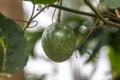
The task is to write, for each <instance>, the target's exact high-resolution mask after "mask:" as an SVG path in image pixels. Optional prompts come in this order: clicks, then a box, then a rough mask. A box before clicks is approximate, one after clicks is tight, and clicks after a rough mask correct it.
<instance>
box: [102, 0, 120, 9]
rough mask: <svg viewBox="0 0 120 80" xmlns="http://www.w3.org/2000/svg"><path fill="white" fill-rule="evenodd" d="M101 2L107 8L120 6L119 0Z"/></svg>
mask: <svg viewBox="0 0 120 80" xmlns="http://www.w3.org/2000/svg"><path fill="white" fill-rule="evenodd" d="M101 4H103V5H106V6H107V7H108V8H111V9H114V8H118V7H120V0H104V1H103V0H102V2H101Z"/></svg>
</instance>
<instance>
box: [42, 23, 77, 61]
mask: <svg viewBox="0 0 120 80" xmlns="http://www.w3.org/2000/svg"><path fill="white" fill-rule="evenodd" d="M42 47H43V49H44V52H45V54H46V55H47V57H48V58H50V59H51V60H53V61H55V62H63V61H65V60H67V59H68V58H70V56H71V55H72V53H73V51H74V49H75V47H76V36H75V34H74V32H73V30H72V29H71V28H70V27H69V26H67V25H65V24H63V23H62V22H55V23H52V24H51V25H50V26H48V28H46V29H45V31H44V32H43V35H42Z"/></svg>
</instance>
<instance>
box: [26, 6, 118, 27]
mask: <svg viewBox="0 0 120 80" xmlns="http://www.w3.org/2000/svg"><path fill="white" fill-rule="evenodd" d="M48 7H54V8H58V9H62V10H65V11H68V12H72V13H76V14H81V15H85V16H91V17H94V18H97V17H98V15H99V18H100V16H101V14H100V13H99V12H97V13H98V14H92V13H88V12H83V11H78V10H74V9H70V8H67V7H63V6H59V5H56V4H51V5H47V6H45V7H44V8H42V9H41V10H40V11H39V12H38V13H37V14H35V15H34V16H32V18H30V21H29V23H28V24H30V22H31V21H32V20H33V19H34V18H35V17H37V16H38V15H39V14H40V13H41V12H42V11H44V10H45V9H46V8H48ZM104 17H105V18H110V19H114V20H118V21H120V19H118V18H115V17H110V16H108V15H103V16H102V21H104V20H105V19H104ZM100 19H101V18H100ZM104 22H106V25H111V26H115V27H118V28H120V24H118V23H115V22H112V21H106V20H105V21H104ZM27 26H28V25H27Z"/></svg>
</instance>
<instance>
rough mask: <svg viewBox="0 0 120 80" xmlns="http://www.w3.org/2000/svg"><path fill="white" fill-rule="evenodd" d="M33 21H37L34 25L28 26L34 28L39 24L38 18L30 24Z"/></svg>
mask: <svg viewBox="0 0 120 80" xmlns="http://www.w3.org/2000/svg"><path fill="white" fill-rule="evenodd" d="M32 23H35V24H34V25H33V26H29V27H27V28H34V27H36V26H37V25H38V21H37V20H34V21H31V23H30V24H32Z"/></svg>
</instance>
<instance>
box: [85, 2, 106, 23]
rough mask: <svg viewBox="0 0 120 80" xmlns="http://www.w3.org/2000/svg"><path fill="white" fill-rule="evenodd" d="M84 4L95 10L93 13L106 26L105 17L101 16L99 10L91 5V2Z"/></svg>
mask: <svg viewBox="0 0 120 80" xmlns="http://www.w3.org/2000/svg"><path fill="white" fill-rule="evenodd" d="M84 2H85V3H86V4H87V5H88V6H89V7H90V8H91V9H92V10H93V12H94V13H95V14H96V15H97V17H98V18H100V19H101V20H102V21H103V23H104V24H106V20H105V19H104V17H103V16H102V15H101V14H100V12H99V11H98V10H96V9H95V7H94V6H93V5H92V4H91V3H90V1H89V0H84Z"/></svg>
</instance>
